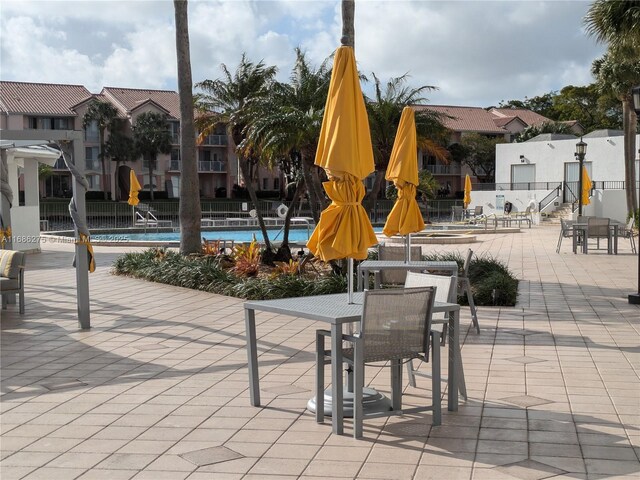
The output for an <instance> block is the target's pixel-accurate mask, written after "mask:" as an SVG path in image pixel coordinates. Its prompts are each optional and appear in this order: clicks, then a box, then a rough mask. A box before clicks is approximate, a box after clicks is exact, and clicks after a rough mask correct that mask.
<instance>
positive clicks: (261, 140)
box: [247, 48, 331, 222]
mask: <svg viewBox="0 0 640 480" xmlns="http://www.w3.org/2000/svg"><path fill="white" fill-rule="evenodd" d="M295 52H296V62H295V65H294V67H293V70H292V72H291V76H290V80H289V83H287V84H285V83H276V84H274V86H273V88H272V89H271V94H270V95H269V96H268V97H263V98H260V99H258V100H257V101H254V102H252V103H251V105H250V108H251V110H252V112H253V113H252V117H253V121H252V123H251V125H250V126H249V128H248V130H247V143H248V144H250V145H253V146H257V148H259V149H260V151H261V152H262V155H263V157H264V158H265V159H267V160H271V161H273V160H275V159H279V158H282V157H288V156H289V155H291V154H292V153H294V154H295V155H297V157H299V159H300V165H301V170H302V172H301V173H302V175H301V176H300V178H299V179H298V182H304V183H305V186H306V189H307V191H308V193H309V203H310V207H311V211H312V215H313V217H314V219H315V221H316V222H317V221H318V219H319V218H320V210H322V209H323V208H325V207H326V203H327V201H326V199H325V196H324V190H323V189H322V184H321V175H323V174H324V172H323V170H322V169H320V168H318V167H317V166H315V165H314V160H315V153H316V149H317V147H318V138H319V136H320V129H321V127H322V116H323V112H324V106H325V103H326V99H327V92H328V89H329V83H330V80H331V70H330V69H329V68H328V66H327V61H325V62H323V63H322V65H321V66H320V67H319V68H317V69H314V68H313V67H312V66H311V65H309V62H308V61H307V59H306V58H305V54H304V52H302V51H301V50H300V49H299V48H296V50H295ZM295 200H297V199H295V198H294V201H295Z"/></svg>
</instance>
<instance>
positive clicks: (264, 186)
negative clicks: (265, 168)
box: [262, 178, 269, 190]
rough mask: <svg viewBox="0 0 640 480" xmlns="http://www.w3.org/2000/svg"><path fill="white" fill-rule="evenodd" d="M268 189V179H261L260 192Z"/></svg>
mask: <svg viewBox="0 0 640 480" xmlns="http://www.w3.org/2000/svg"><path fill="white" fill-rule="evenodd" d="M268 189H269V179H268V178H263V179H262V190H268Z"/></svg>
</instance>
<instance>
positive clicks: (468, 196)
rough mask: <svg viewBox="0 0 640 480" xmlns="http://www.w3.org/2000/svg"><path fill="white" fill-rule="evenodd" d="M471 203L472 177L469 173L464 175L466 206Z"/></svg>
mask: <svg viewBox="0 0 640 480" xmlns="http://www.w3.org/2000/svg"><path fill="white" fill-rule="evenodd" d="M470 203H471V177H469V174H467V176H466V177H464V208H467V207H468V206H469V204H470Z"/></svg>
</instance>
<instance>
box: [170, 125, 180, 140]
mask: <svg viewBox="0 0 640 480" xmlns="http://www.w3.org/2000/svg"><path fill="white" fill-rule="evenodd" d="M169 131H170V132H171V143H174V144H179V143H180V122H169Z"/></svg>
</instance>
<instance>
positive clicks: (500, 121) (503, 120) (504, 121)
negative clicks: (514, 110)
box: [493, 117, 527, 127]
mask: <svg viewBox="0 0 640 480" xmlns="http://www.w3.org/2000/svg"><path fill="white" fill-rule="evenodd" d="M513 121H516V122H520V123H521V124H522V125H523V126H525V127H526V126H527V124H526V123H524V120H522V119H521V118H520V117H493V123H495V124H496V125H497V126H498V127H504V126H505V125H508V124H510V123H511V122H513Z"/></svg>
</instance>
